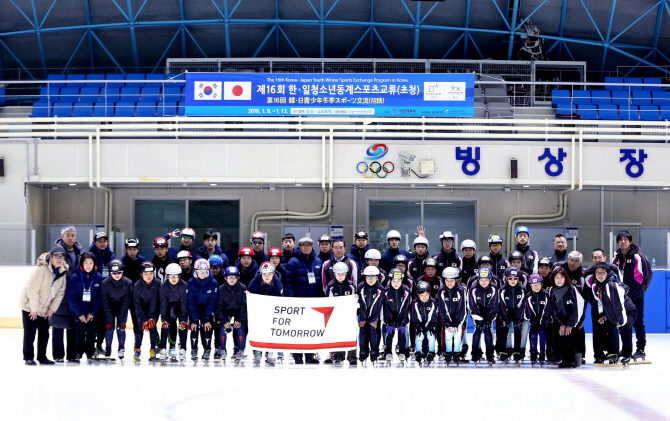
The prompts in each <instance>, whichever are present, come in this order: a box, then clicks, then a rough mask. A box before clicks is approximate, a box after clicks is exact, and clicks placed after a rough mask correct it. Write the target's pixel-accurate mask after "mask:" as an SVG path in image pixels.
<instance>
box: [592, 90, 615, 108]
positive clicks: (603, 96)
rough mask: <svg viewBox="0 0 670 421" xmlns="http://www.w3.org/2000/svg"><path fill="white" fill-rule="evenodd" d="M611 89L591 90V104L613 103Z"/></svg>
mask: <svg viewBox="0 0 670 421" xmlns="http://www.w3.org/2000/svg"><path fill="white" fill-rule="evenodd" d="M611 103H612V97H611V96H610V91H591V104H597V105H600V104H611Z"/></svg>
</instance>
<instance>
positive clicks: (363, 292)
mask: <svg viewBox="0 0 670 421" xmlns="http://www.w3.org/2000/svg"><path fill="white" fill-rule="evenodd" d="M382 292H384V289H383V288H382V287H381V286H380V285H379V282H377V283H376V284H374V285H373V286H370V285H368V284H367V282H361V283H360V284H359V285H358V289H357V293H358V306H359V308H358V317H359V319H360V321H362V322H363V321H365V322H368V323H370V322H376V321H378V320H379V316H380V314H381V308H382Z"/></svg>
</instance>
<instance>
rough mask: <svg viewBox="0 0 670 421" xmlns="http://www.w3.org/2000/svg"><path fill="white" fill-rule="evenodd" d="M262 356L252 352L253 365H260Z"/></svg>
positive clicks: (258, 352)
mask: <svg viewBox="0 0 670 421" xmlns="http://www.w3.org/2000/svg"><path fill="white" fill-rule="evenodd" d="M262 356H263V354H262V353H261V351H254V365H260V364H261V357H262Z"/></svg>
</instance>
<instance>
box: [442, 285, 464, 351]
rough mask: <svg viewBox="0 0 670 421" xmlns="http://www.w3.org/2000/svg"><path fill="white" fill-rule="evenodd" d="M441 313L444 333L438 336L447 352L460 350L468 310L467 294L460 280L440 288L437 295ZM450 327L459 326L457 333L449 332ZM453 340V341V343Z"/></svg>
mask: <svg viewBox="0 0 670 421" xmlns="http://www.w3.org/2000/svg"><path fill="white" fill-rule="evenodd" d="M436 301H437V307H438V309H439V314H440V322H441V325H442V333H441V335H440V336H439V337H438V339H439V340H440V342H441V344H442V349H444V350H445V352H452V353H455V352H460V350H461V343H462V338H463V326H464V325H465V323H464V322H465V318H466V317H467V315H468V312H467V294H466V292H465V289H463V286H462V285H461V284H459V283H458V282H457V283H456V285H454V287H453V288H451V289H450V288H447V286H446V285H445V286H444V287H442V288H440V290H439V291H438V292H437V296H436ZM448 328H457V329H458V332H457V333H455V334H447V329H448ZM452 342H453V343H452Z"/></svg>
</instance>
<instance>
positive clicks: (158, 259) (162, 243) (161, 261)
mask: <svg viewBox="0 0 670 421" xmlns="http://www.w3.org/2000/svg"><path fill="white" fill-rule="evenodd" d="M153 246H154V258H153V259H151V263H153V265H154V278H155V282H157V283H159V284H160V283H162V282H163V281H167V277H166V275H165V269H166V268H167V267H168V265H169V264H170V263H175V262H173V261H172V258H171V257H170V255H169V254H168V242H167V240H166V239H165V238H163V237H156V238H155V239H154V244H153Z"/></svg>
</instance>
